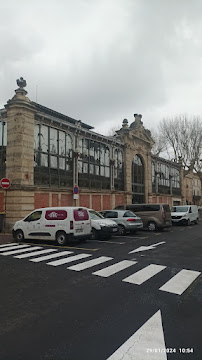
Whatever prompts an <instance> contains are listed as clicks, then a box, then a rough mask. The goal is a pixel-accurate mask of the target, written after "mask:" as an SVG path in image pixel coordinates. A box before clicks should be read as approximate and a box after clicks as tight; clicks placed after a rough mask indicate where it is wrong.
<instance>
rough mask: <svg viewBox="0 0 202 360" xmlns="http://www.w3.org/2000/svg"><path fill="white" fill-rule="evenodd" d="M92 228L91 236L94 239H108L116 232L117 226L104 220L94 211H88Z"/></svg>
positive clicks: (110, 221) (109, 220)
mask: <svg viewBox="0 0 202 360" xmlns="http://www.w3.org/2000/svg"><path fill="white" fill-rule="evenodd" d="M89 213H90V217H91V226H92V236H91V238H92V239H93V240H95V239H102V238H104V239H110V237H111V236H112V234H116V233H117V231H118V225H117V223H116V222H115V221H113V220H111V219H105V218H104V216H102V215H101V214H100V213H98V212H97V211H95V210H92V209H89Z"/></svg>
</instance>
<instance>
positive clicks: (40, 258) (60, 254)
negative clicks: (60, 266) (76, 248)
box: [29, 251, 73, 263]
mask: <svg viewBox="0 0 202 360" xmlns="http://www.w3.org/2000/svg"><path fill="white" fill-rule="evenodd" d="M68 254H73V251H60V252H58V253H57V254H50V255H46V256H40V257H37V258H35V259H30V260H29V261H33V262H36V263H38V262H40V261H44V260H50V259H53V258H56V257H60V256H64V255H68Z"/></svg>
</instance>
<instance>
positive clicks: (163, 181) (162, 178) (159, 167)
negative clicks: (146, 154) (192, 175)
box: [152, 160, 181, 195]
mask: <svg viewBox="0 0 202 360" xmlns="http://www.w3.org/2000/svg"><path fill="white" fill-rule="evenodd" d="M152 191H153V192H154V193H156V192H158V193H162V194H171V193H173V194H175V195H180V193H181V190H180V170H179V168H177V167H174V166H172V165H171V164H169V165H168V164H167V163H165V162H163V161H162V162H161V161H160V160H159V161H152Z"/></svg>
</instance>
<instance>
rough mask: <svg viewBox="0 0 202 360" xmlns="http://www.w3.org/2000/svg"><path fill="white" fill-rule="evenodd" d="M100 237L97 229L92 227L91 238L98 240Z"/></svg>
mask: <svg viewBox="0 0 202 360" xmlns="http://www.w3.org/2000/svg"><path fill="white" fill-rule="evenodd" d="M98 237H99V236H98V233H97V230H95V229H92V233H91V240H97V239H98Z"/></svg>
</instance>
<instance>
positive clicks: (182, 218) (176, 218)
mask: <svg viewBox="0 0 202 360" xmlns="http://www.w3.org/2000/svg"><path fill="white" fill-rule="evenodd" d="M171 217H172V223H173V224H176V223H178V224H183V225H190V224H191V223H192V222H194V223H195V224H197V223H198V219H199V214H198V206H197V205H181V206H173V208H172V211H171Z"/></svg>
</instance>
